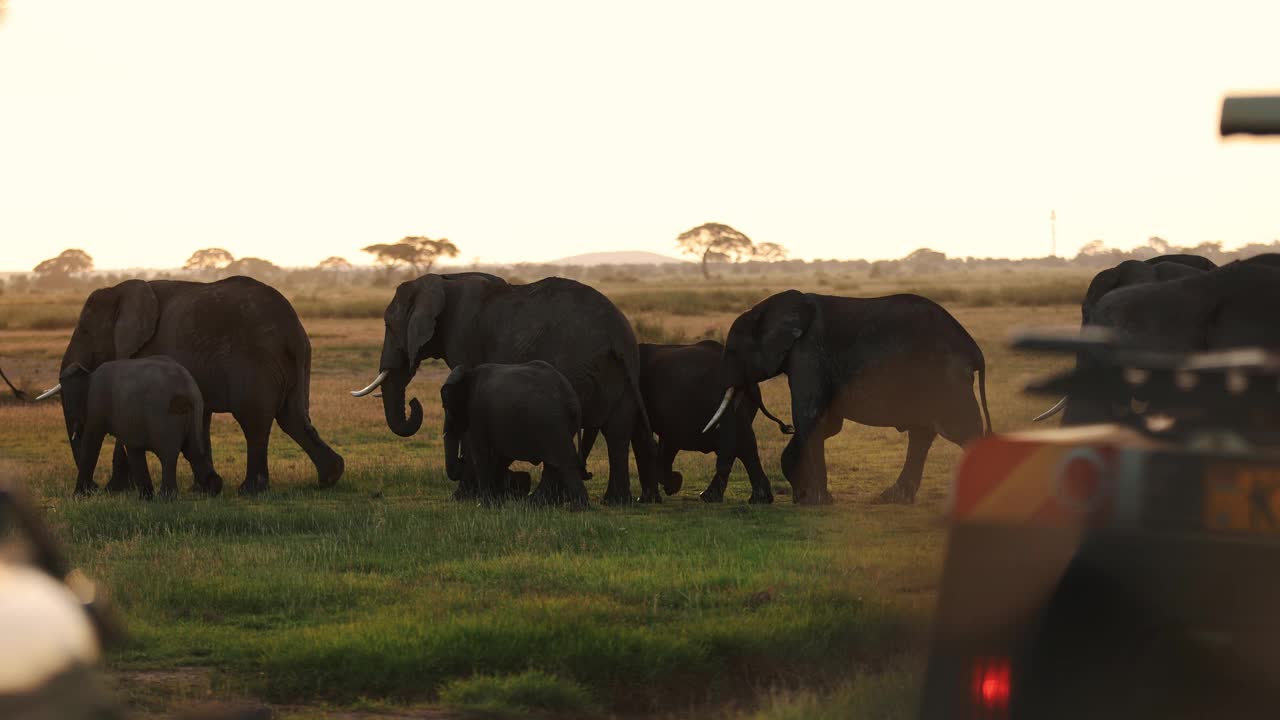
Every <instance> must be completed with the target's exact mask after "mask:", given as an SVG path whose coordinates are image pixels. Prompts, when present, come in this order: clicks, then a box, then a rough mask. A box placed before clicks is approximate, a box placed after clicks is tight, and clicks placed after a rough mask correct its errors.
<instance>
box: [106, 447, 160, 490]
mask: <svg viewBox="0 0 1280 720" xmlns="http://www.w3.org/2000/svg"><path fill="white" fill-rule="evenodd" d="M150 480H151V472H150V471H147V481H148V482H150ZM133 485H134V483H133V473H132V469H131V466H130V464H129V453H128V451H126V450H125V447H124V443H122V442H120V441H119V440H116V447H115V449H114V450H113V451H112V452H111V479H110V480H108V481H107V492H111V493H120V492H128V491H129V490H132V489H133Z"/></svg>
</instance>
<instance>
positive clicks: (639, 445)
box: [628, 408, 684, 503]
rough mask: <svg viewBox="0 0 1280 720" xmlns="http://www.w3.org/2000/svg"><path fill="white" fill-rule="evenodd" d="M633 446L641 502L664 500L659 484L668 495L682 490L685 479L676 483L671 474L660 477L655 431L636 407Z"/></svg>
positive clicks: (632, 437) (632, 430)
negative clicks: (654, 437) (673, 481)
mask: <svg viewBox="0 0 1280 720" xmlns="http://www.w3.org/2000/svg"><path fill="white" fill-rule="evenodd" d="M631 448H632V450H633V451H634V453H635V456H636V472H637V473H638V474H639V475H640V502H643V503H660V502H662V494H661V493H659V492H658V487H659V485H661V486H662V491H663V492H665V493H666V494H668V495H674V494H676V493H678V492H680V488H681V486H682V485H683V482H684V481H683V479H682V480H681V484H674V483H672V482H671V480H672V478H671V476H669V475H664V476H661V477H659V472H658V446H657V445H655V444H654V442H653V431H652V430H651V429H650V428H649V423H647V422H645V419H644V415H643V414H642V413H641V412H640V409H639V408H637V409H636V412H635V418H634V419H633V421H632V425H631ZM628 484H629V483H628Z"/></svg>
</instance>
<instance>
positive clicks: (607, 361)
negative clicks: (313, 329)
mask: <svg viewBox="0 0 1280 720" xmlns="http://www.w3.org/2000/svg"><path fill="white" fill-rule="evenodd" d="M384 319H385V322H386V332H385V334H384V335H383V341H382V357H381V359H380V360H379V368H378V369H379V372H378V376H377V377H376V378H375V379H374V381H373V382H372V383H370V384H369V386H368V387H366V388H364V389H363V390H357V391H355V392H353V393H352V395H355V396H357V397H359V396H362V395H367V394H369V393H371V392H373V391H374V390H375V389H376V388H378V387H381V388H382V405H383V410H384V413H385V415H386V421H387V427H389V428H390V429H391V431H392V432H394V433H395V434H397V435H400V436H401V437H409V436H411V435H413V434H414V433H416V432H417V431H418V429H419V428H420V427H421V426H422V405H421V403H419V402H418V400H417V399H416V398H415V399H413V400H411V401H410V402H409V404H408V410H407V413H406V406H405V388H406V386H407V385H408V384H409V381H410V380H412V379H413V377H414V375H415V374H416V373H417V371H418V367H419V365H421V363H422V361H423V360H425V359H426V358H440V359H443V360H444V361H445V364H447V365H448V366H449V367H450V368H456V367H458V366H459V365H464V366H467V367H474V366H476V365H480V364H483V363H502V364H518V363H523V362H528V361H530V360H542V361H544V362H547V363H548V364H550V365H551V366H552V367H554V368H555V369H556V370H558V371H559V372H560V374H562V375H564V377H565V379H567V380H568V381H569V384H570V385H572V386H573V389H574V391H575V392H576V393H577V395H578V402H579V405H580V406H581V408H582V425H583V429H584V430H590V431H596V430H598V431H600V432H601V433H602V434H603V435H604V438H605V442H606V443H607V445H608V450H609V484H608V488H607V490H606V491H605V495H604V502H605V503H607V504H612V503H626V502H631V501H632V500H633V497H632V495H631V481H630V469H629V467H628V459H627V458H628V449H629V448H630V447H631V445H633V444H634V446H635V458H636V467H637V469H638V471H639V473H640V488H641V494H640V501H641V502H661V501H662V497H661V495H659V493H658V481H657V470H656V463H655V448H654V444H653V434H652V432H651V430H650V426H649V418H648V416H647V415H646V414H645V410H644V405H643V403H642V401H641V399H640V387H639V384H640V371H639V367H640V358H639V351H638V349H637V348H636V339H635V334H634V333H633V332H632V330H631V324H630V323H629V322H627V318H626V317H625V316H624V315H623V314H622V312H621V311H619V310H618V308H617V307H615V306H614V304H613V303H612V302H610V301H609V299H608V298H606V297H605V296H604V295H602V294H600V293H599V292H598V291H597V290H595V289H594V288H591V287H588V286H586V285H583V284H582V283H579V282H575V281H573V280H568V279H565V278H554V277H553V278H546V279H543V280H539V281H537V282H534V283H529V284H527V285H511V284H509V283H507V282H506V281H505V280H503V279H502V278H500V277H497V276H494V275H489V274H487V273H478V272H466V273H451V274H444V275H437V274H428V275H423V276H422V277H420V278H418V279H416V280H410V281H408V282H404V283H401V284H400V286H399V287H397V288H396V294H395V297H394V298H392V300H391V302H390V303H389V304H388V305H387V310H386V313H385V316H384ZM546 481H547V478H544V481H543V485H546V484H547V482H546Z"/></svg>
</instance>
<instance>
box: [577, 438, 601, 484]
mask: <svg viewBox="0 0 1280 720" xmlns="http://www.w3.org/2000/svg"><path fill="white" fill-rule="evenodd" d="M599 435H600V428H583V429H582V447H580V448H578V456H579V457H580V458H582V467H583V472H584V473H585V475H584V476H583V477H585V478H586V479H587V480H590V479H591V477H592V475H591V473H590V472H589V471H587V470H586V467H587V460H588V459H590V458H591V449H592V448H593V447H595V444H596V437H598V436H599Z"/></svg>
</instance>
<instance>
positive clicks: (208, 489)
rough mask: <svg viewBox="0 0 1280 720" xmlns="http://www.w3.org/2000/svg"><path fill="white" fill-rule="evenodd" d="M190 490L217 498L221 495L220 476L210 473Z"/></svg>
mask: <svg viewBox="0 0 1280 720" xmlns="http://www.w3.org/2000/svg"><path fill="white" fill-rule="evenodd" d="M192 489H193V490H195V491H196V492H198V493H201V494H203V495H208V496H209V497H217V496H218V495H220V494H222V476H221V475H219V474H218V473H210V474H209V475H208V477H206V478H205V479H204V480H203V481H202V482H198V483H196V484H195V487H193V488H192Z"/></svg>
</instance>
